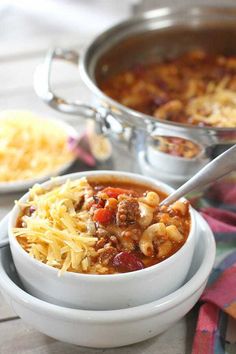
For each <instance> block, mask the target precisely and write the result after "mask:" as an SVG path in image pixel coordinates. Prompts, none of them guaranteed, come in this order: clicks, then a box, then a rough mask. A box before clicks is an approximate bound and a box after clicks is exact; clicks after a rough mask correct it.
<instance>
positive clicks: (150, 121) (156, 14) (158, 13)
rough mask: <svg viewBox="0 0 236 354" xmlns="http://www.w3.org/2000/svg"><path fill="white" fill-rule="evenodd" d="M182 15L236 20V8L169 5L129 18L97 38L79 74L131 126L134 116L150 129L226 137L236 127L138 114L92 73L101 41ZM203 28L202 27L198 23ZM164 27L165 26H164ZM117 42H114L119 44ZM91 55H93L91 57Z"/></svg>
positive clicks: (87, 50)
mask: <svg viewBox="0 0 236 354" xmlns="http://www.w3.org/2000/svg"><path fill="white" fill-rule="evenodd" d="M180 13H182V14H183V13H184V14H185V15H187V14H188V16H193V17H195V16H196V17H198V18H199V17H203V18H205V17H207V16H212V15H213V17H214V16H216V15H218V16H219V15H224V16H226V17H227V19H228V18H231V19H235V20H236V8H235V7H224V6H203V5H202V6H201V5H199V6H194V7H191V6H189V5H188V6H169V7H162V8H159V9H155V10H151V11H147V12H145V13H143V14H141V15H136V16H133V17H132V18H129V19H126V20H124V21H122V22H120V23H118V24H116V25H114V26H112V27H110V28H108V29H107V30H105V31H104V32H102V33H101V34H99V35H98V36H97V37H95V38H94V39H93V40H92V41H91V42H90V43H89V44H88V45H87V46H86V47H85V48H84V50H83V51H82V53H81V55H80V58H79V63H78V65H79V71H80V75H81V78H82V80H83V81H84V83H85V84H86V85H87V87H88V88H89V89H91V91H92V92H93V93H94V94H96V96H98V97H99V98H100V99H101V100H102V101H103V102H105V103H106V108H108V109H109V110H111V113H115V112H121V113H122V115H123V118H124V119H125V115H126V116H127V115H129V123H130V116H131V117H132V122H133V123H135V124H138V126H139V127H140V126H142V127H143V126H148V125H154V126H155V125H159V126H165V127H170V128H172V129H175V130H177V131H181V130H182V131H183V130H184V131H186V129H187V130H188V132H189V133H191V131H192V133H194V132H197V131H198V132H199V131H200V132H203V133H204V134H205V133H206V132H207V133H208V134H209V135H214V134H215V133H218V134H224V133H226V134H227V133H230V132H236V128H226V127H224V128H223V127H200V126H195V125H190V124H182V123H176V122H170V121H165V120H161V119H158V118H154V117H153V116H151V115H148V114H145V113H142V112H139V111H136V110H134V109H132V108H129V107H126V106H124V105H123V104H121V103H119V102H118V101H116V100H114V99H112V98H111V97H109V96H107V95H106V94H105V93H104V92H103V91H102V90H101V89H100V88H99V87H98V86H97V84H96V82H95V79H93V78H92V77H91V76H90V75H89V73H88V70H87V69H88V61H89V60H90V59H89V57H91V56H93V55H94V52H95V50H96V47H97V46H98V45H99V43H101V42H105V41H108V40H109V39H110V38H111V35H113V34H114V33H121V32H122V30H125V29H126V28H131V27H132V26H135V25H136V24H138V23H141V22H148V21H149V20H152V19H155V18H156V19H158V18H159V19H163V18H165V17H168V16H171V15H172V16H174V15H179V14H180ZM227 19H223V20H222V19H221V21H223V22H224V21H225V22H227ZM198 25H199V24H198ZM170 26H171V24H169V25H168V24H167V27H170ZM162 28H163V27H162ZM151 30H152V28H149V29H147V31H151ZM122 38H123V37H119V38H118V40H117V42H120V40H121V41H122ZM117 42H114V43H117ZM90 53H91V54H90ZM95 67H96V63H95V65H94V69H95Z"/></svg>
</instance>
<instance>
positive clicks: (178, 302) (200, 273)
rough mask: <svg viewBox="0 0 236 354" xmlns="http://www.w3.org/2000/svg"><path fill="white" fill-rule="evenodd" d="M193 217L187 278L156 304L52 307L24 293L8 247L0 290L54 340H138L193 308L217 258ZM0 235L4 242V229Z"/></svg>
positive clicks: (0, 267) (112, 343) (113, 343)
mask: <svg viewBox="0 0 236 354" xmlns="http://www.w3.org/2000/svg"><path fill="white" fill-rule="evenodd" d="M197 218H198V223H197V224H198V227H199V232H198V239H197V242H196V246H195V252H194V257H193V261H192V265H191V268H190V272H189V274H188V278H187V280H186V282H185V284H184V285H183V286H182V287H181V288H179V289H178V290H176V291H175V292H173V293H172V294H170V295H168V296H166V297H164V298H162V299H160V300H157V301H154V302H151V303H148V304H145V305H141V306H137V307H132V308H128V309H122V310H113V311H88V310H75V309H71V308H66V307H60V306H57V305H53V304H50V303H48V302H45V301H42V300H39V299H37V298H36V297H33V296H31V295H29V294H28V293H27V292H26V291H24V289H23V287H22V285H21V283H20V280H19V278H18V276H17V273H16V270H15V267H14V264H13V261H12V257H11V253H10V249H9V247H5V248H3V249H2V250H1V251H0V289H1V290H2V292H3V294H4V297H5V299H6V300H7V301H8V303H9V304H10V305H11V306H12V308H13V309H14V311H15V312H16V313H17V314H18V315H19V316H20V317H21V318H22V319H23V320H24V321H25V322H26V323H28V324H30V325H31V326H32V327H34V328H35V329H37V330H38V331H40V332H42V333H45V334H46V335H48V336H51V337H53V338H56V339H58V340H61V341H64V342H68V343H72V344H77V345H81V346H87V347H96V348H111V347H119V346H124V345H128V344H133V343H137V342H141V341H143V340H146V339H148V338H151V337H154V336H155V335H157V334H159V333H161V332H163V331H165V330H166V329H168V328H169V327H170V326H172V325H173V324H174V323H175V322H177V321H178V320H180V319H181V318H182V317H183V316H184V315H185V314H186V313H187V312H189V311H190V310H191V308H192V307H193V306H194V305H195V303H196V302H197V301H198V299H199V297H200V296H201V294H202V292H203V290H204V288H205V286H206V283H207V279H208V277H209V274H210V272H211V270H212V267H213V263H214V259H215V241H214V236H213V234H212V232H211V230H210V228H209V226H208V225H207V223H206V222H205V221H204V220H203V219H202V217H201V216H200V215H198V216H197ZM1 231H2V233H1V236H0V237H1V238H3V237H5V235H4V230H1ZM5 232H6V231H5ZM173 274H174V272H173ZM159 285H160V284H157V286H159ZM143 286H145V283H144V284H143ZM147 291H148V289H147ZM88 295H89V294H88ZM104 296H105V294H104Z"/></svg>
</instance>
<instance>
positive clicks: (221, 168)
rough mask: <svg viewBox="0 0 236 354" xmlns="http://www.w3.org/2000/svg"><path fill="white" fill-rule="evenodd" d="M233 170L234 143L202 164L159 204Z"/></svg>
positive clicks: (177, 197) (172, 199)
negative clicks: (201, 166) (195, 172)
mask: <svg viewBox="0 0 236 354" xmlns="http://www.w3.org/2000/svg"><path fill="white" fill-rule="evenodd" d="M234 170H236V145H234V146H232V147H231V148H230V149H228V150H227V151H225V152H223V153H222V154H220V155H219V156H218V157H216V158H215V159H214V160H212V161H211V162H209V163H208V164H207V165H206V166H204V167H203V168H202V169H201V170H200V171H199V172H198V173H197V174H196V175H194V176H193V177H192V178H190V180H188V181H187V182H186V183H184V184H183V185H182V186H181V187H179V188H178V189H177V190H176V191H174V192H173V193H171V194H170V195H169V196H168V197H167V198H166V199H164V200H163V201H162V202H161V203H160V206H162V205H170V204H172V203H174V202H175V201H176V200H178V199H180V198H181V197H184V196H185V195H186V194H188V193H189V192H192V191H193V190H196V189H198V188H200V187H203V186H205V185H207V184H209V183H210V182H214V181H216V180H217V179H219V178H221V177H223V176H225V175H227V174H228V173H230V172H232V171H234Z"/></svg>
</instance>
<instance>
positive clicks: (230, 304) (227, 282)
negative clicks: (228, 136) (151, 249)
mask: <svg viewBox="0 0 236 354" xmlns="http://www.w3.org/2000/svg"><path fill="white" fill-rule="evenodd" d="M193 202H194V206H195V207H196V206H197V207H198V210H199V211H200V213H201V214H202V216H203V217H204V218H205V220H206V221H207V222H208V224H209V225H210V227H211V229H212V231H213V232H214V235H215V239H216V243H217V256H218V257H221V258H222V257H223V260H222V261H221V262H220V263H219V264H218V265H217V267H216V268H214V270H213V272H212V274H211V276H210V279H209V282H208V285H207V288H206V289H205V291H204V292H203V294H202V296H201V299H200V309H199V314H198V321H197V327H196V332H195V337H194V341H193V348H192V354H225V353H228V351H227V350H228V347H229V348H231V346H230V345H229V344H228V343H231V344H232V346H233V347H234V348H233V349H232V348H231V349H229V350H230V351H229V352H230V353H236V349H235V348H236V344H233V343H236V179H235V176H231V177H230V178H228V179H224V180H222V181H220V182H217V183H215V184H214V185H213V186H212V187H211V188H210V189H209V190H208V191H207V192H206V193H205V195H204V197H203V198H194V200H193ZM216 206H217V208H216ZM225 254H227V256H225ZM232 350H233V351H232ZM234 350H235V351H234Z"/></svg>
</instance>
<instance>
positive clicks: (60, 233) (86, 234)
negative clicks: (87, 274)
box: [13, 178, 97, 273]
mask: <svg viewBox="0 0 236 354" xmlns="http://www.w3.org/2000/svg"><path fill="white" fill-rule="evenodd" d="M91 194H92V189H91V187H90V185H89V184H88V182H87V180H86V179H85V178H82V179H79V180H75V181H70V180H68V181H67V182H66V183H65V184H63V185H61V186H58V187H56V188H54V189H52V190H50V191H46V192H45V190H44V189H42V187H40V186H39V185H35V186H34V187H33V188H32V189H31V190H30V197H29V201H27V202H26V203H25V204H23V205H22V204H21V205H20V207H21V208H22V209H23V210H24V209H25V208H30V207H32V208H34V209H33V213H32V215H30V216H27V215H24V216H23V217H22V220H23V226H24V227H16V228H14V230H13V231H14V234H15V236H16V237H17V239H18V241H19V242H20V244H21V245H22V247H23V248H24V249H25V250H26V251H27V252H28V253H29V254H30V255H31V256H33V257H34V258H36V259H37V260H40V261H42V262H43V263H46V264H48V265H50V266H53V267H56V268H58V269H60V273H63V272H65V271H66V270H72V269H73V270H74V271H77V272H82V271H86V270H87V269H88V267H89V258H90V257H91V256H93V254H94V253H95V250H94V248H93V247H92V246H94V244H95V243H96V241H97V238H96V237H94V230H93V223H90V217H89V212H88V211H87V210H81V211H79V212H76V207H77V205H79V203H80V202H81V201H82V199H83V198H84V195H87V196H90V195H91Z"/></svg>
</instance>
